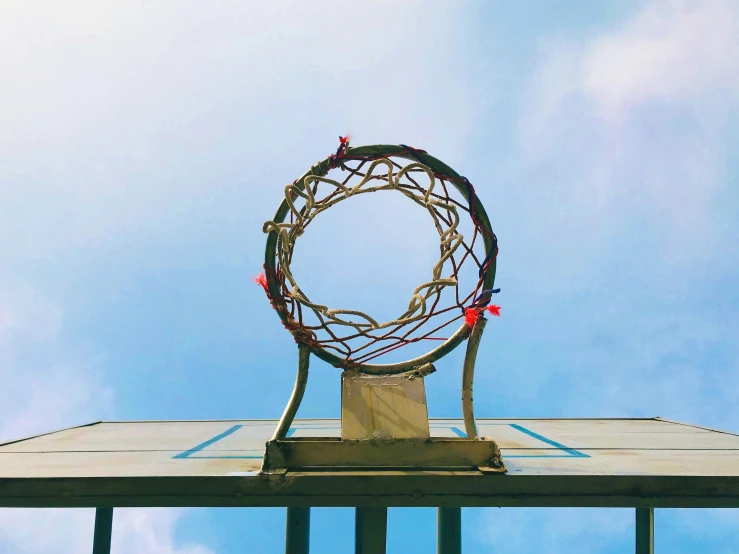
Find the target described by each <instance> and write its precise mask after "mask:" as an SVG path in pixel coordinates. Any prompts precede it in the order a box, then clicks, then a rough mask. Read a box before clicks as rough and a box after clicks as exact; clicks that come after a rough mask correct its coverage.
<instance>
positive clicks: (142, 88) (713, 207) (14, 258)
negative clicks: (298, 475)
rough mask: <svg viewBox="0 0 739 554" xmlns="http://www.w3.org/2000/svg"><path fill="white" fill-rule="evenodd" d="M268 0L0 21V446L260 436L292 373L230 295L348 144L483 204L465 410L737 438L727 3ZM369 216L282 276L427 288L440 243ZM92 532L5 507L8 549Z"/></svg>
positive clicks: (11, 10) (705, 540) (119, 7)
mask: <svg viewBox="0 0 739 554" xmlns="http://www.w3.org/2000/svg"><path fill="white" fill-rule="evenodd" d="M275 4H276V3H257V2H252V3H249V2H240V3H239V2H226V1H223V2H209V3H207V5H206V4H204V3H200V2H190V1H176V2H175V1H171V2H168V1H161V2H156V3H151V2H143V1H140V2H137V1H132V0H128V1H121V2H118V1H110V2H104V3H100V2H85V1H81V0H72V1H69V2H64V3H55V2H36V3H27V2H14V1H12V0H11V1H10V2H5V3H4V4H3V7H2V8H0V14H1V17H0V75H2V81H3V83H2V86H1V87H0V122H2V125H0V259H2V260H3V263H2V264H0V382H2V383H3V386H2V387H0V437H3V438H4V437H15V436H23V435H26V434H30V433H32V432H34V431H43V430H48V429H53V428H58V427H62V426H66V425H71V424H76V423H82V422H86V421H91V420H96V419H110V418H116V419H179V418H182V419H185V418H187V419H197V418H206V419H216V418H250V417H277V416H279V414H280V413H281V410H282V409H283V407H284V403H285V400H286V398H287V396H288V394H289V390H290V387H291V384H292V379H293V376H294V369H295V361H296V352H295V348H294V344H293V342H292V339H291V338H290V337H289V335H288V334H287V333H286V332H285V331H284V329H283V328H282V327H281V325H280V324H279V321H278V319H277V317H276V316H275V315H274V314H273V313H272V312H271V309H270V307H269V305H268V304H267V302H266V301H265V298H264V296H263V293H262V292H261V290H260V289H259V288H258V287H256V286H255V285H253V284H252V283H251V280H250V279H251V277H252V276H253V275H254V274H256V273H257V272H258V271H259V268H260V266H261V263H262V257H263V248H264V235H263V234H262V232H261V226H262V223H263V222H264V221H265V220H266V219H268V218H270V217H271V216H272V215H273V213H274V210H275V208H276V207H277V204H278V202H279V199H280V197H281V194H282V189H283V187H284V185H285V184H286V183H289V182H291V181H292V180H293V179H295V178H296V177H297V176H299V175H300V174H302V173H303V172H304V171H305V170H306V169H307V168H308V167H309V166H310V165H311V164H312V163H314V162H316V161H318V160H320V159H323V158H325V157H326V156H327V155H328V154H329V153H330V152H331V151H332V150H334V149H335V147H336V140H337V137H338V135H339V134H345V133H351V134H352V136H353V143H354V144H355V145H360V144H374V143H405V144H412V145H414V146H416V147H419V148H423V149H425V150H427V151H429V152H430V153H432V154H434V155H435V156H437V157H439V158H441V159H442V160H444V161H445V162H447V163H448V164H450V165H451V166H452V167H455V168H456V169H457V170H458V171H460V172H461V173H462V174H464V175H466V176H467V177H468V178H469V179H470V180H471V181H472V182H473V183H474V184H475V186H476V189H477V191H478V194H479V195H480V197H481V199H482V201H483V202H484V203H485V206H486V208H487V211H488V214H489V215H490V218H491V221H492V224H493V228H494V229H495V231H496V233H497V235H498V237H499V240H500V246H501V253H500V257H499V272H498V279H497V283H498V285H499V286H501V287H502V289H503V292H502V293H501V295H499V299H498V303H500V304H501V305H502V306H503V315H504V317H502V318H501V319H500V320H497V319H496V320H495V321H494V325H492V326H489V331H488V333H487V335H486V337H485V340H484V343H483V346H482V347H481V351H480V356H479V359H480V370H479V372H478V374H479V377H478V380H477V383H476V395H475V396H476V404H477V406H476V408H477V413H478V414H479V415H480V416H488V417H501V416H505V417H515V416H522V417H523V416H528V417H532V416H540V417H567V416H572V417H585V416H590V417H593V416H602V417H610V416H612V417H619V416H662V417H668V418H672V419H678V420H687V421H690V422H692V423H697V424H701V425H706V426H713V427H718V428H723V429H727V430H732V431H735V432H736V431H739V408H738V406H739V371H738V370H739V365H738V363H737V357H738V354H739V347H737V343H736V338H735V335H736V331H735V329H737V327H738V326H739V292H738V291H739V286H738V285H739V282H738V281H739V277H738V276H739V246H737V244H738V243H737V240H736V237H737V232H738V231H739V223H738V222H739V186H737V185H739V182H738V181H737V170H738V169H739V168H738V166H737V162H736V156H733V155H732V154H733V152H734V151H735V147H734V145H736V144H737V142H738V141H737V134H738V133H737V131H738V129H739V126H738V125H737V124H738V123H739V122H738V121H737V115H736V114H737V113H739V111H738V110H737V107H739V60H738V59H737V57H736V55H735V52H737V51H739V39H738V38H737V37H739V9H738V8H737V4H736V3H735V2H731V1H728V0H727V1H723V2H722V1H718V0H716V1H698V0H696V1H694V2H680V1H667V0H647V1H642V2H637V1H631V0H628V1H612V2H609V1H602V2H586V1H575V0H573V1H571V2H569V3H567V4H566V5H563V4H562V3H561V2H544V1H541V2H528V3H518V4H519V5H518V6H514V4H515V3H512V2H478V3H473V2H468V3H465V4H462V3H451V2H446V3H443V2H435V1H431V2H430V1H428V0H427V1H425V2H420V1H419V2H416V1H411V0H408V1H406V2H402V3H390V2H377V3H373V5H372V6H360V5H359V3H350V2H324V1H320V2H312V3H307V2H305V3H298V2H284V3H281V4H279V5H275ZM360 204H362V203H357V207H356V208H352V207H347V209H346V210H344V211H341V212H340V213H339V212H338V210H337V215H336V219H335V221H336V222H337V224H338V223H341V222H342V221H343V222H344V223H348V222H361V224H359V225H356V226H354V227H353V228H350V229H348V230H346V232H342V233H341V234H339V235H336V234H334V232H333V231H332V228H331V226H330V225H328V224H327V225H325V226H318V224H317V226H316V229H315V233H314V234H313V235H312V236H311V239H310V242H308V241H307V240H308V239H307V238H306V243H305V245H306V246H305V248H306V252H305V257H304V258H303V260H302V262H301V263H304V264H305V265H304V266H303V267H304V268H305V270H304V273H301V279H302V278H303V277H302V275H303V274H304V275H305V277H304V279H305V282H306V288H308V287H309V288H310V290H311V291H313V290H315V291H316V293H315V294H316V295H317V296H318V295H320V296H321V297H322V298H330V299H336V301H337V302H336V304H340V303H341V302H340V301H341V300H343V299H344V298H348V299H351V290H349V291H347V290H346V289H342V290H336V289H337V287H335V286H333V283H335V282H336V281H335V280H332V279H328V278H327V276H331V277H332V278H333V277H337V278H338V277H340V278H341V279H342V282H343V283H347V284H354V283H361V284H362V287H363V293H362V299H361V301H362V302H366V303H367V304H366V306H367V307H368V309H371V308H372V307H373V306H375V305H377V306H382V305H385V304H386V302H387V301H390V300H392V299H393V298H398V299H401V298H402V299H405V298H406V297H407V294H406V292H405V291H400V292H398V291H397V290H395V289H394V287H393V284H394V283H395V280H396V279H397V280H398V281H402V282H404V283H405V282H406V281H407V282H419V283H420V282H421V281H419V278H420V279H423V278H424V276H425V275H426V274H427V272H428V270H429V268H430V266H431V265H432V264H433V263H434V248H435V246H434V245H435V242H434V241H435V240H436V239H435V238H434V235H433V233H432V232H430V229H428V228H423V227H419V226H417V225H415V224H414V221H405V222H400V223H398V221H399V218H401V217H406V215H407V213H406V210H405V206H406V205H405V203H403V202H398V203H394V202H389V203H388V204H387V206H383V207H382V209H374V207H375V206H376V205H378V204H375V203H373V201H369V204H366V205H365V207H364V208H363V207H362V206H361V205H360ZM368 206H369V208H368ZM370 208H372V209H370ZM352 210H354V211H352ZM370 228H374V229H376V231H374V232H368V229H370ZM399 235H402V236H403V237H404V239H403V241H397V240H393V239H394V238H396V237H397V236H399ZM329 242H330V244H331V245H332V247H334V248H335V249H336V250H335V251H341V252H342V255H341V257H338V256H328V255H326V253H325V252H323V253H322V252H320V251H318V249H319V248H320V247H321V246H322V245H324V244H327V243H329ZM311 249H313V250H311ZM311 256H313V258H311ZM311 259H316V260H319V261H320V262H321V264H325V265H322V269H321V271H320V272H319V271H317V270H316V271H313V272H312V273H309V272H310V271H311V269H312V268H311ZM408 259H412V260H413V263H407V260H408ZM390 277H392V278H390ZM401 293H402V294H401ZM342 294H344V295H347V294H348V295H349V296H343V297H342V296H341V295H342ZM393 295H396V296H393ZM406 301H407V300H406ZM329 303H330V302H329ZM732 337H734V338H733V339H732ZM460 362H461V354H460V353H455V354H454V355H452V356H450V357H449V358H448V359H445V360H444V362H443V363H441V364H440V367H439V369H440V371H438V372H437V373H436V374H434V376H433V377H431V378H429V379H428V380H427V386H428V395H429V399H428V401H429V406H430V410H431V415H433V416H439V417H440V416H456V415H457V414H458V413H459V405H458V392H454V391H456V390H457V389H458V385H459V373H460ZM314 367H315V370H314V371H313V375H312V377H311V379H312V380H311V382H310V384H309V388H308V392H307V395H306V399H305V402H304V404H303V406H302V408H301V412H300V415H302V416H305V417H310V416H325V417H337V416H338V413H339V386H338V372H337V371H336V370H335V369H333V368H330V367H326V366H323V365H321V364H320V363H319V362H317V361H316V362H315V363H314ZM656 517H657V550H658V552H671V553H678V552H686V553H687V552H692V551H694V550H695V548H696V547H702V548H703V549H705V550H706V551H711V552H731V551H736V544H737V542H739V540H738V539H739V534H738V533H739V532H738V531H737V529H739V525H738V524H739V513H737V512H736V511H734V510H723V511H720V510H706V511H699V512H696V511H690V510H660V511H658V512H657V516H656ZM352 521H353V520H352V514H351V512H350V511H348V510H316V511H315V514H314V528H313V548H314V549H315V551H316V552H343V551H350V550H351V544H352V525H353V524H352ZM464 523H465V528H464V541H465V552H470V553H474V552H480V553H482V552H485V553H488V552H495V553H501V554H507V553H509V552H511V553H512V552H542V553H545V552H564V551H570V552H585V551H587V552H590V553H598V554H600V553H603V554H607V553H612V552H613V553H615V552H623V551H625V550H624V549H627V550H628V549H630V548H631V544H632V541H633V513H632V511H630V510H549V509H547V510H522V509H521V510H512V509H511V510H506V509H494V510H465V512H464ZM40 525H44V528H45V529H46V530H47V532H46V533H45V534H44V535H43V536H42V535H41V534H39V533H38V528H39V526H40ZM283 525H284V513H283V512H282V511H281V510H120V511H118V512H117V514H116V520H115V531H114V532H115V535H114V551H115V552H117V553H119V554H122V553H124V552H134V551H140V552H151V553H155V554H207V553H212V552H218V553H231V552H234V553H235V552H244V551H245V550H244V549H245V548H246V549H247V550H248V551H253V552H271V551H279V549H280V548H281V541H282V533H283ZM91 533H92V512H91V511H89V510H72V511H64V510H61V511H53V510H52V511H45V512H41V511H35V510H15V511H9V510H2V511H0V552H13V553H14V552H29V553H33V554H36V553H46V552H55V553H57V552H61V553H66V552H78V551H80V550H82V551H84V550H85V549H88V548H89V541H90V537H91ZM389 534H390V538H389V552H402V551H408V550H409V549H412V550H411V551H414V552H416V551H417V552H422V551H424V552H425V551H428V552H432V551H433V540H434V513H433V511H432V510H391V512H390V524H389ZM732 549H734V550H732Z"/></svg>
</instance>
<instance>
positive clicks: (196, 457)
mask: <svg viewBox="0 0 739 554" xmlns="http://www.w3.org/2000/svg"><path fill="white" fill-rule="evenodd" d="M176 457H177V456H175V458H176ZM262 458H264V456H263V455H262V456H191V457H190V459H191V460H261V459H262Z"/></svg>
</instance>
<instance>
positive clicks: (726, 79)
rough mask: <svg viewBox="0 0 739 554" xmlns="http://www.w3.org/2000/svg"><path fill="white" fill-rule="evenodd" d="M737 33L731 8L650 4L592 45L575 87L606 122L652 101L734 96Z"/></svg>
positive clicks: (677, 0)
mask: <svg viewBox="0 0 739 554" xmlns="http://www.w3.org/2000/svg"><path fill="white" fill-rule="evenodd" d="M737 29H739V10H738V9H737V5H736V3H735V2H728V1H724V0H706V1H702V2H688V1H685V0H660V1H654V2H651V3H649V4H647V5H646V6H645V8H644V9H643V10H642V11H641V12H639V13H637V14H636V15H635V16H634V17H633V18H632V19H630V20H629V21H627V22H626V24H625V25H623V26H622V27H621V28H620V29H618V30H617V31H615V32H613V33H611V34H609V35H606V36H602V37H598V38H596V39H595V40H594V41H593V43H592V44H591V46H590V49H589V51H588V52H587V54H586V55H585V57H584V60H583V75H582V83H581V86H582V88H583V89H584V90H585V91H586V93H587V95H588V96H589V97H591V98H592V99H594V100H595V102H596V103H597V104H598V107H599V109H600V110H601V113H602V114H603V115H604V116H605V117H607V118H608V119H609V120H619V119H622V118H624V117H628V111H629V110H630V109H633V108H635V107H638V106H639V105H644V104H648V103H650V102H653V101H667V102H683V101H688V102H690V101H691V100H693V99H695V97H696V95H701V94H704V93H709V94H710V93H711V92H713V93H716V92H718V93H722V92H732V93H735V94H736V93H739V59H738V58H737V56H736V52H737V50H739V34H737Z"/></svg>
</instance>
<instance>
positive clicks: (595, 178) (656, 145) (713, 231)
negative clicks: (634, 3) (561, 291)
mask: <svg viewBox="0 0 739 554" xmlns="http://www.w3.org/2000/svg"><path fill="white" fill-rule="evenodd" d="M737 37H739V4H736V3H735V2H722V1H712V0H707V1H703V2H675V1H669V0H654V1H652V2H648V3H646V4H645V5H644V6H643V7H642V9H640V10H639V11H637V12H636V13H635V14H634V15H633V16H632V17H630V18H628V19H626V20H625V21H624V22H623V23H622V24H621V25H620V26H618V27H616V28H615V29H612V30H607V31H604V32H602V33H600V34H598V35H595V36H590V37H588V38H586V39H582V40H579V41H578V40H572V39H568V38H564V37H550V38H547V39H546V40H543V41H542V43H541V50H540V59H539V63H538V65H537V71H536V73H535V76H534V78H533V80H532V82H531V84H530V87H529V89H528V92H527V93H526V94H525V95H524V105H523V108H524V111H523V114H522V117H521V120H520V125H519V136H518V139H519V152H520V153H522V155H523V156H524V159H523V161H522V162H521V163H522V165H523V166H524V167H525V168H526V169H525V172H526V173H525V178H526V180H527V181H534V182H535V184H534V185H532V190H531V191H530V193H531V194H530V195H529V196H528V197H527V202H528V207H529V211H534V210H538V209H541V210H542V211H544V214H543V217H544V218H545V219H544V221H546V222H547V223H548V224H549V226H550V227H556V228H558V229H559V230H560V231H561V232H562V233H564V234H570V235H574V236H578V237H579V240H580V242H581V246H582V248H580V249H579V250H578V251H579V252H580V253H582V252H588V253H592V252H597V250H599V249H606V250H608V249H609V248H612V247H613V244H614V242H613V241H614V238H616V237H618V235H619V234H622V233H627V232H628V231H629V230H630V229H629V228H630V227H633V226H635V225H639V226H641V227H642V228H648V229H649V230H650V232H651V235H652V240H654V241H655V242H656V244H655V246H656V249H657V253H658V255H659V256H660V257H661V259H662V260H663V261H666V262H668V263H670V264H672V265H674V266H686V265H689V264H692V263H693V262H696V261H699V260H706V259H710V258H712V257H714V254H715V253H716V252H717V251H718V250H720V249H721V248H722V247H725V246H726V242H725V241H724V240H723V238H722V236H721V225H720V224H718V223H716V218H715V217H714V216H715V215H716V214H717V213H719V212H721V211H722V210H725V209H727V208H726V206H722V205H720V202H719V195H720V193H721V192H722V191H723V190H724V187H725V185H724V183H725V181H726V174H725V173H726V165H727V164H728V163H729V161H730V160H729V159H728V158H727V157H726V156H727V154H726V152H727V151H726V148H725V146H724V145H725V144H726V141H727V140H729V138H728V134H727V133H728V132H729V128H728V125H729V122H730V121H731V118H730V116H731V114H732V112H734V111H735V110H736V107H737V103H738V101H739V77H737V76H738V75H739V58H738V57H737V56H736V55H735V53H736V52H737V51H738V50H739V38H737ZM544 199H546V200H544ZM537 200H541V201H542V204H541V206H539V205H538V202H537ZM539 221H541V219H540V220H539Z"/></svg>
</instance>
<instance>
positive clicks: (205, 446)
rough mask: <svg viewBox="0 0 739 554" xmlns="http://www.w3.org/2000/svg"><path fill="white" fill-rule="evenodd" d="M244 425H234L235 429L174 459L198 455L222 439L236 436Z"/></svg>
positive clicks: (228, 430) (230, 429) (232, 428)
mask: <svg viewBox="0 0 739 554" xmlns="http://www.w3.org/2000/svg"><path fill="white" fill-rule="evenodd" d="M242 427H243V425H234V426H233V427H231V428H229V429H226V430H225V431H224V432H223V433H221V434H220V435H216V436H215V437H213V438H211V439H208V440H207V441H205V442H204V443H202V444H199V445H197V446H196V447H195V448H191V449H190V450H186V451H185V452H181V453H179V454H177V455H176V456H172V457H173V458H179V459H182V458H189V457H190V456H192V455H193V454H196V453H197V452H200V451H201V450H203V449H205V448H208V447H209V446H210V445H211V444H213V443H216V442H218V441H219V440H221V439H225V438H226V437H227V436H229V435H232V434H234V433H235V432H236V431H238V430H239V429H241V428H242Z"/></svg>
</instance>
